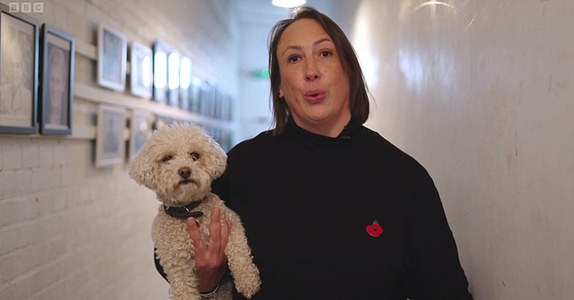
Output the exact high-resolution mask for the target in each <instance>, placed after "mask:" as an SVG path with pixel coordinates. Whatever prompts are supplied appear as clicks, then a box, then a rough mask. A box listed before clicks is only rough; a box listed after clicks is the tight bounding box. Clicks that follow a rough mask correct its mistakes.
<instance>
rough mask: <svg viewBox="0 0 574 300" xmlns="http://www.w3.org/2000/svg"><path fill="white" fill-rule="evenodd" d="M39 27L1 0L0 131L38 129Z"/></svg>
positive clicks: (12, 131) (31, 19)
mask: <svg viewBox="0 0 574 300" xmlns="http://www.w3.org/2000/svg"><path fill="white" fill-rule="evenodd" d="M38 52H39V26H38V23H37V22H36V20H34V19H33V18H30V17H28V16H27V15H24V14H20V13H13V12H11V11H10V9H9V7H8V6H6V5H4V4H2V3H0V133H8V134H34V133H36V132H37V127H38V125H37V110H38V58H39V54H38Z"/></svg>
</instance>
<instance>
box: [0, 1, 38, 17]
mask: <svg viewBox="0 0 574 300" xmlns="http://www.w3.org/2000/svg"><path fill="white" fill-rule="evenodd" d="M8 8H9V11H10V12H11V13H25V14H30V13H34V14H41V13H44V2H10V3H8Z"/></svg>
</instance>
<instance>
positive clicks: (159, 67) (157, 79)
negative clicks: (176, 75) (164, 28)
mask: <svg viewBox="0 0 574 300" xmlns="http://www.w3.org/2000/svg"><path fill="white" fill-rule="evenodd" d="M168 51H169V50H168V47H167V46H166V45H165V43H163V42H162V41H160V40H156V41H155V42H154V43H153V100H154V101H156V102H159V103H167V97H168V95H167V91H168V89H167V83H168V79H167V76H168V70H167V68H168V65H167V55H168Z"/></svg>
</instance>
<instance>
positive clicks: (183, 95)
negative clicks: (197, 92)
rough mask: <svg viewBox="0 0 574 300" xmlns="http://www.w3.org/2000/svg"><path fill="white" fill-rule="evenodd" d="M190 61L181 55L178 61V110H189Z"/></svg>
mask: <svg viewBox="0 0 574 300" xmlns="http://www.w3.org/2000/svg"><path fill="white" fill-rule="evenodd" d="M191 68H192V63H191V59H190V58H189V57H187V56H184V55H182V56H181V58H180V60H179V108H181V109H183V110H185V111H187V110H189V103H190V100H191V99H190V97H191V80H192V77H191V76H192V74H191Z"/></svg>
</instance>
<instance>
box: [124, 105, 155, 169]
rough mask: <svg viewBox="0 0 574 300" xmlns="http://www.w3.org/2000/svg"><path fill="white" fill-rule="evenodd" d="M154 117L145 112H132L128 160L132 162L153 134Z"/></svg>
mask: <svg viewBox="0 0 574 300" xmlns="http://www.w3.org/2000/svg"><path fill="white" fill-rule="evenodd" d="M152 121H153V116H152V114H151V113H150V112H148V111H144V110H134V111H132V115H131V119H130V143H129V145H130V147H129V152H128V153H129V157H128V160H129V161H132V160H133V159H134V158H135V156H136V155H137V154H138V152H139V151H140V149H141V148H142V146H143V145H144V143H145V142H146V141H147V139H148V137H149V135H150V134H151V125H152V124H151V122H152Z"/></svg>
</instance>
